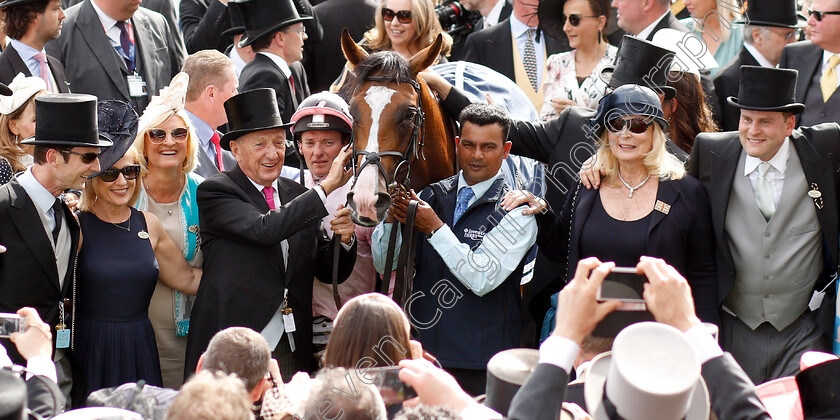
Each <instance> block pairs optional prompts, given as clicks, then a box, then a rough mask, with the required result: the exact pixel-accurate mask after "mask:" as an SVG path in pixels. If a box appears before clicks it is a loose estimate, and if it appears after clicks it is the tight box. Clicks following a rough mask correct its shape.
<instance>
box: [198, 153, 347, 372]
mask: <svg viewBox="0 0 840 420" xmlns="http://www.w3.org/2000/svg"><path fill="white" fill-rule="evenodd" d="M278 184H279V190H278V194H279V196H280V201H281V202H282V203H284V205H283V206H282V207H280V208H279V209H277V210H275V211H272V212H270V213H269V209H268V204H266V202H265V197H263V195H262V194H260V192H259V191H258V190H257V189H256V188H254V185H253V184H252V183H251V181H250V180H249V179H248V178H247V177H246V176H245V174H244V173H243V172H242V170H241V169H239V167H238V166H236V167H234V168H233V169H232V170H230V171H229V172H223V173H220V174H218V175H215V176H213V177H211V178H209V179H207V180H205V181H204V182H203V183H201V185H199V187H198V194H197V201H198V208H199V222H200V225H201V239H202V243H201V250H202V252H203V253H204V264H203V267H202V268H203V269H204V274H203V276H202V279H201V285H200V286H199V288H198V294H197V295H196V300H195V305H194V306H193V311H192V316H191V319H190V333H189V336H188V338H187V356H186V367H185V372H186V373H187V374H188V375H189V374H190V373H192V372H194V371H195V365H196V363H197V362H198V358H199V356H201V353H202V352H204V350H205V349H206V348H207V344H208V343H209V342H210V339H211V338H212V337H213V335H214V334H215V333H216V332H217V331H220V330H222V329H224V328H227V327H230V326H244V327H248V328H251V329H253V330H254V331H262V329H263V328H264V327H265V326H266V324H268V321H269V320H271V318H272V316H274V313H275V312H276V311H277V308H278V307H279V306H280V303H281V302H282V301H283V293H284V291H285V290H286V289H288V290H289V293H288V300H289V306H290V307H291V308H292V310H293V313H294V316H295V325H296V326H297V331H295V332H294V337H295V343H296V346H297V350H296V351H295V353H294V354H295V358H296V361H297V365H298V366H309V365H310V362H311V359H310V358H311V357H312V281H313V279H314V276H318V278H319V279H323V280H324V281H330V279H332V266H333V263H332V257H333V250H332V247H334V246H340V245H339V244H338V239H337V238H334V239H333V240H331V241H330V240H327V239H326V238H324V237H322V236H321V235H320V234H319V233H318V221H320V220H321V218H322V217H324V216H326V215H327V210H326V208H324V204H323V203H322V202H321V199H320V197H319V196H318V193H317V192H316V191H314V190H307V189H306V188H304V187H302V186H301V185H299V184H297V183H296V182H294V181H290V180H288V179H285V178H279V179H278ZM284 239H286V240H288V243H289V266H288V267H287V268H286V269H285V270H284V268H283V254H282V249H281V245H280V243H281V242H282V241H283V240H284ZM355 261H356V248H355V245H354V247H353V248H351V249H350V251H345V250H344V248H343V247H341V250H340V260H339V281H340V282H341V281H344V279H346V278H347V276H349V275H350V272H351V271H352V270H353V265H354V264H355Z"/></svg>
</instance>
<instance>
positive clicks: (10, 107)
mask: <svg viewBox="0 0 840 420" xmlns="http://www.w3.org/2000/svg"><path fill="white" fill-rule="evenodd" d="M9 89H11V90H12V95H11V96H0V114H3V115H9V114H11V113H13V112H15V111H17V109H18V108H20V107H21V106H22V105H23V104H25V103H26V101H28V100H29V98H31V97H32V96H33V95H35V94H36V93H38V92H40V91H42V90H47V85H46V83H44V80H43V79H41V78H40V77H26V76H24V75H23V73H18V74H17V76H15V78H14V79H12V83H10V84H9Z"/></svg>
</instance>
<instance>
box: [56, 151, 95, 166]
mask: <svg viewBox="0 0 840 420" xmlns="http://www.w3.org/2000/svg"><path fill="white" fill-rule="evenodd" d="M61 153H62V154H65V155H76V156H81V158H82V163H86V164H87V163H91V162H93V161H94V160H96V158H98V157H99V155H101V154H102V152H97V153H94V152H90V153H78V152H71V151H69V150H62V151H61Z"/></svg>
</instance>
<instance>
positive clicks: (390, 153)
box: [341, 29, 443, 226]
mask: <svg viewBox="0 0 840 420" xmlns="http://www.w3.org/2000/svg"><path fill="white" fill-rule="evenodd" d="M442 43H443V39H442V37H441V36H438V38H437V39H436V40H435V42H434V43H433V44H432V45H431V46H429V47H428V48H425V49H423V50H422V51H420V52H418V53H417V54H416V55H414V57H411V59H410V60H408V61H406V60H405V59H404V58H403V57H402V56H400V55H399V54H397V53H395V52H392V51H383V52H378V53H374V54H370V55H369V54H368V53H367V52H366V51H365V50H364V49H363V48H361V47H360V46H358V45H357V44H356V43H355V42H354V41H353V39H352V38H351V37H350V35H349V33H348V32H347V30H346V29H345V31H344V32H343V33H342V37H341V47H342V49H343V50H344V55H345V57H347V60H348V61H349V62H350V64H351V65H352V66H353V67H354V70H353V74H352V76H351V77H350V78H349V79H348V81H347V83H346V84H345V85H344V87H343V88H342V94H343V96H344V97H345V98H347V101H348V102H349V104H350V112H351V114H352V115H353V119H354V121H355V126H354V127H353V138H354V151H355V155H354V157H355V159H356V160H355V164H356V180H355V183H354V185H353V188H352V189H351V191H350V193H349V194H348V195H347V200H348V203H349V205H350V207H351V209H352V210H353V213H352V218H353V221H354V222H356V223H357V224H359V225H362V226H375V225H376V224H377V223H379V222H380V221H382V220H384V218H385V212H386V211H387V210H388V208H389V207H390V206H391V197H390V195H389V194H388V189H389V187H391V186H392V184H394V183H398V184H402V183H404V182H405V178H406V177H407V176H408V173H409V166H410V164H411V162H412V161H413V160H414V159H415V158H417V153H418V149H419V147H420V146H419V143H420V142H421V139H422V135H423V132H422V129H423V110H422V107H421V104H420V91H419V85H418V82H417V80H416V79H417V74H418V73H419V72H421V71H423V70H424V69H425V68H426V67H428V66H430V65H431V64H432V63H434V61H435V60H436V59H437V57H438V54H440V49H441V45H442Z"/></svg>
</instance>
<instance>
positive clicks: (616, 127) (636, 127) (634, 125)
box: [607, 118, 653, 134]
mask: <svg viewBox="0 0 840 420" xmlns="http://www.w3.org/2000/svg"><path fill="white" fill-rule="evenodd" d="M651 124H653V121H652V120H651V119H648V118H616V119H614V120H611V121H609V122H608V123H607V130H610V132H611V133H622V132H624V130H630V132H631V133H635V134H642V133H644V132H645V131H647V129H648V127H650V125H651Z"/></svg>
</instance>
